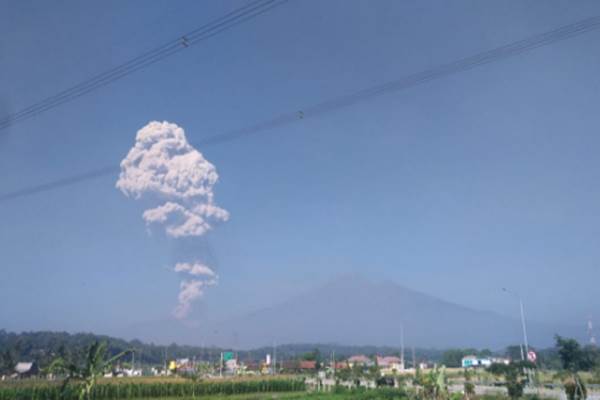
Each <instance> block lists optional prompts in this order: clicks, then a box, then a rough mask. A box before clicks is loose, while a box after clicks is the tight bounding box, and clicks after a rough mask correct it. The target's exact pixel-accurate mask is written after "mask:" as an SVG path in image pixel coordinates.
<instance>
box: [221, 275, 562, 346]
mask: <svg viewBox="0 0 600 400" xmlns="http://www.w3.org/2000/svg"><path fill="white" fill-rule="evenodd" d="M402 325H403V326H404V336H405V343H406V344H407V345H409V346H418V347H436V348H445V347H491V348H501V347H504V346H506V345H509V344H517V343H520V341H521V327H520V324H519V321H518V320H513V319H510V318H506V317H504V316H501V315H498V314H495V313H491V312H485V311H477V310H473V309H470V308H467V307H463V306H460V305H457V304H453V303H449V302H446V301H443V300H440V299H437V298H435V297H432V296H429V295H426V294H423V293H420V292H416V291H413V290H410V289H407V288H405V287H402V286H400V285H396V284H393V283H380V284H376V283H372V282H369V281H366V280H364V279H361V278H358V277H344V278H340V279H337V280H335V281H332V282H330V283H328V284H326V285H324V286H322V287H319V288H317V289H314V290H312V291H309V292H307V293H305V294H303V295H300V296H297V297H294V298H292V299H290V300H288V301H286V302H284V303H281V304H279V305H277V306H274V307H270V308H267V309H263V310H260V311H257V312H254V313H251V314H247V315H244V316H241V317H238V318H233V319H230V320H228V321H225V322H222V323H219V324H216V325H215V326H214V327H213V329H212V332H213V333H212V337H211V342H214V343H220V339H221V338H222V337H225V336H227V337H229V336H230V335H231V333H235V335H236V336H237V337H238V340H239V345H240V346H242V347H249V346H259V345H266V344H271V343H273V342H278V343H310V342H320V343H323V342H335V343H343V344H349V345H361V344H372V345H394V346H398V345H399V344H400V340H401V339H400V336H401V333H400V332H401V326H402ZM528 329H529V334H530V341H531V343H533V344H535V345H537V346H547V345H551V344H552V340H553V335H554V334H555V333H556V332H559V333H562V334H569V332H568V331H569V329H565V328H557V327H551V326H546V325H542V324H537V323H532V322H529V323H528ZM571 333H572V332H571Z"/></svg>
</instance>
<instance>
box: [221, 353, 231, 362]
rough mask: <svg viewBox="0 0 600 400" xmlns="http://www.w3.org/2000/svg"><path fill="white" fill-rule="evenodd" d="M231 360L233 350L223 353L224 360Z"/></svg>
mask: <svg viewBox="0 0 600 400" xmlns="http://www.w3.org/2000/svg"><path fill="white" fill-rule="evenodd" d="M229 360H233V352H232V351H226V352H224V353H223V361H229Z"/></svg>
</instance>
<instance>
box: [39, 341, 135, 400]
mask: <svg viewBox="0 0 600 400" xmlns="http://www.w3.org/2000/svg"><path fill="white" fill-rule="evenodd" d="M106 346H107V345H106V343H100V342H94V343H93V344H92V345H91V346H90V347H89V349H88V354H87V357H86V360H85V363H84V364H83V365H82V366H79V365H77V364H75V363H72V362H69V361H67V360H65V359H64V358H62V357H58V358H57V359H55V360H54V361H53V362H52V364H50V366H49V367H48V370H49V372H51V373H58V374H64V375H66V378H65V379H64V381H63V384H62V386H61V392H62V393H63V395H64V394H65V393H66V392H67V390H68V385H69V383H70V382H73V381H75V382H77V384H76V390H77V391H78V392H79V396H78V397H79V400H90V396H91V393H92V390H93V389H94V387H95V386H96V382H97V380H98V378H99V377H101V376H102V375H104V374H105V373H106V372H108V371H109V370H110V369H111V368H112V364H113V363H114V362H115V361H117V360H118V359H119V358H121V357H123V356H124V355H125V354H127V353H129V352H130V350H125V351H122V352H121V353H119V354H117V355H115V356H113V357H111V358H109V359H108V360H105V358H106Z"/></svg>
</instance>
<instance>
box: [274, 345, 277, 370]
mask: <svg viewBox="0 0 600 400" xmlns="http://www.w3.org/2000/svg"><path fill="white" fill-rule="evenodd" d="M276 374H277V344H276V343H275V342H273V375H276Z"/></svg>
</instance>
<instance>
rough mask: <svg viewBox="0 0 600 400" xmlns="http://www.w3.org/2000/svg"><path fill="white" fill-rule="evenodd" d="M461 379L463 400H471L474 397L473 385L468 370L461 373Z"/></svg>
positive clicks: (470, 373)
mask: <svg viewBox="0 0 600 400" xmlns="http://www.w3.org/2000/svg"><path fill="white" fill-rule="evenodd" d="M463 377H464V379H465V382H464V388H463V391H464V394H465V400H471V399H473V398H474V397H475V385H474V384H473V382H472V372H471V371H469V370H468V369H465V370H464V372H463Z"/></svg>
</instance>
